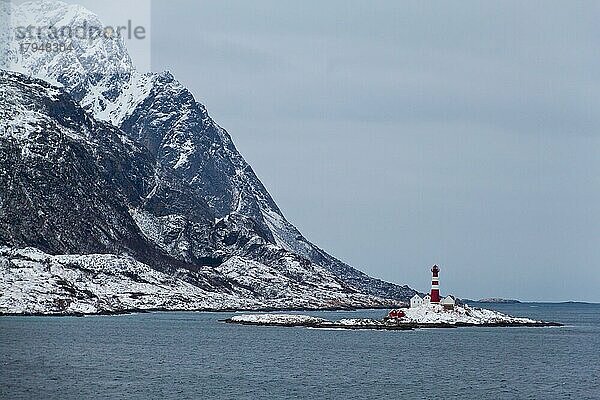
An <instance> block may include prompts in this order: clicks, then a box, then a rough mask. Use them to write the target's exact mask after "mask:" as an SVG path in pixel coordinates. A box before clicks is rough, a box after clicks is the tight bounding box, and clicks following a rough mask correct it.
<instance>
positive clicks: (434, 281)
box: [430, 265, 440, 304]
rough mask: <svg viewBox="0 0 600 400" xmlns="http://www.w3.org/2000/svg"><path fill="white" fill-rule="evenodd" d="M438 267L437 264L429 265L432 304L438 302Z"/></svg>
mask: <svg viewBox="0 0 600 400" xmlns="http://www.w3.org/2000/svg"><path fill="white" fill-rule="evenodd" d="M439 272H440V268H439V267H438V266H437V265H434V266H433V267H431V294H430V296H431V300H430V302H431V303H432V304H440V278H438V273H439Z"/></svg>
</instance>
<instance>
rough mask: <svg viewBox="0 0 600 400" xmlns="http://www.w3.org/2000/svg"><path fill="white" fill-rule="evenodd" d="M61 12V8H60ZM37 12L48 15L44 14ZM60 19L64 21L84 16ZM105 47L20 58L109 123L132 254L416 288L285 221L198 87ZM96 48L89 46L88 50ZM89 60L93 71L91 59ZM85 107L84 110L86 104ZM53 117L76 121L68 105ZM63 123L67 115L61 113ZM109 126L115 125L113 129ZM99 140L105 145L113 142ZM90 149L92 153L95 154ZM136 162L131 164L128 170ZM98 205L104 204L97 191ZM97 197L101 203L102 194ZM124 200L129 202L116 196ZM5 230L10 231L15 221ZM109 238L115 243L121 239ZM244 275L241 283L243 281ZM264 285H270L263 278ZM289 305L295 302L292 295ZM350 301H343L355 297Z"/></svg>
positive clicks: (380, 300) (357, 291)
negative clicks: (139, 67)
mask: <svg viewBox="0 0 600 400" xmlns="http://www.w3.org/2000/svg"><path fill="white" fill-rule="evenodd" d="M26 4H31V3H26ZM36 4H37V3H36ZM42 4H43V5H42V6H39V7H40V8H42V9H44V10H45V12H46V13H47V14H45V15H44V16H42V17H41V20H44V19H50V20H57V19H59V17H60V16H62V15H68V16H71V18H72V19H73V20H77V21H81V20H82V19H83V20H85V18H91V19H94V18H96V17H95V16H93V14H91V13H90V16H87V14H86V12H83V11H81V10H82V9H80V8H78V9H77V13H74V12H66V11H65V10H64V9H63V8H64V7H67V8H68V7H70V6H68V5H66V4H64V3H60V2H48V1H44V2H42ZM22 7H29V6H27V5H25V6H22ZM52 7H54V8H52ZM49 10H53V11H52V12H50V11H49ZM57 10H58V11H57ZM61 10H62V11H61ZM82 13H83V15H81V14H82ZM16 14H17V15H18V14H19V13H18V12H17V13H16ZM48 14H49V15H48ZM53 14H60V16H54V17H52V15H53ZM63 19H64V18H63ZM37 21H38V22H40V20H39V18H38V19H37ZM60 21H62V22H61V23H63V24H64V23H67V22H68V23H72V22H73V21H66V22H65V21H63V20H60ZM102 46H103V44H102V43H97V44H95V45H94V47H93V49H92V53H94V52H96V53H99V54H101V55H102V57H100V58H99V59H95V60H94V59H93V57H92V59H90V57H87V58H86V59H85V62H81V61H80V60H79V59H78V53H77V52H75V54H70V55H59V56H58V57H57V58H48V57H47V55H43V56H39V57H36V56H30V57H29V58H27V57H22V56H21V57H20V56H18V55H17V56H15V55H14V54H13V58H14V59H17V61H18V65H19V67H18V68H15V69H17V70H21V71H23V70H25V71H28V72H29V74H31V75H33V76H37V77H41V78H42V79H44V80H46V81H49V82H58V83H60V84H61V85H62V89H59V88H57V87H52V89H49V88H51V86H48V87H46V88H45V89H44V90H46V91H54V92H56V93H58V96H63V97H64V96H70V97H71V99H72V100H68V99H64V100H61V101H62V103H61V101H59V103H61V104H63V103H64V104H68V106H65V107H64V108H65V109H64V110H62V111H63V112H64V113H67V114H68V113H75V114H77V113H79V114H81V115H80V116H79V122H78V123H80V124H82V126H85V124H86V123H87V124H92V125H93V126H96V125H97V126H99V127H100V130H101V131H103V132H104V131H106V132H104V133H102V134H100V137H101V138H102V140H96V142H102V143H103V145H105V146H107V147H108V148H110V149H112V150H114V151H113V152H112V153H111V152H110V151H108V152H107V154H104V153H102V152H100V153H98V154H100V156H99V157H97V160H96V161H99V166H100V167H101V168H100V169H104V170H105V171H108V172H109V173H108V174H106V175H105V176H104V178H103V179H104V180H106V181H111V180H113V181H116V182H117V183H116V185H117V188H118V191H119V193H120V196H121V197H120V198H119V199H120V200H119V201H122V202H123V203H125V204H122V205H121V207H122V206H123V205H125V206H126V208H127V210H126V211H127V212H126V214H125V213H124V212H123V213H122V214H119V213H117V214H115V215H121V217H119V218H115V223H116V221H117V220H118V221H119V222H122V221H124V223H125V222H126V224H125V225H123V226H121V225H119V224H118V223H117V224H116V226H120V227H121V228H122V229H123V230H124V231H123V232H125V233H127V232H129V233H127V235H129V236H127V235H126V236H127V237H130V238H135V240H134V239H131V240H133V242H134V243H137V244H134V245H131V246H129V247H133V248H128V249H126V251H125V253H127V252H129V253H131V252H133V254H134V255H135V257H136V258H137V259H140V260H141V261H144V262H147V263H149V264H153V263H154V260H153V258H154V259H158V260H163V261H161V263H162V267H159V268H158V270H159V271H160V270H161V269H162V270H163V271H171V272H172V271H173V270H176V269H177V268H178V267H180V266H183V268H184V269H187V270H190V271H193V272H194V271H195V270H196V271H198V270H205V269H206V268H207V267H208V268H213V269H214V268H218V267H219V266H220V265H223V264H224V263H226V262H227V261H228V260H231V259H233V258H234V257H239V258H241V259H242V260H245V261H243V262H239V259H238V262H237V263H235V264H236V268H237V272H239V271H241V270H242V269H243V266H242V265H241V264H243V263H244V262H246V263H248V264H251V263H252V262H258V263H259V264H260V265H264V266H266V267H268V268H272V267H274V266H275V267H276V268H278V269H279V271H280V272H282V273H284V274H286V273H288V275H289V272H290V271H291V270H294V269H296V268H300V269H301V270H302V272H303V273H302V274H300V275H298V276H295V277H294V276H293V275H294V274H291V275H290V276H292V279H295V280H294V282H295V283H294V284H295V285H299V286H302V283H303V282H301V279H300V278H302V279H305V278H307V276H313V275H314V276H315V277H317V276H319V277H320V279H322V281H323V282H328V281H329V280H333V281H334V282H336V283H335V284H334V285H333V286H332V287H334V288H335V290H338V291H340V293H353V295H354V296H355V297H356V300H351V299H346V300H345V301H346V303H345V305H347V306H352V307H353V306H357V305H358V306H363V305H364V306H377V305H384V304H392V303H398V302H401V301H406V300H407V299H408V298H409V297H410V296H412V295H413V294H414V293H415V291H414V290H412V289H410V288H408V287H407V286H398V285H394V284H391V283H388V282H384V281H381V280H378V279H375V278H371V277H369V276H368V275H366V274H364V273H362V272H360V271H358V270H355V269H354V268H352V267H350V266H349V265H347V264H345V263H343V262H341V261H339V260H337V259H336V258H334V257H332V256H331V255H329V254H328V253H326V252H325V251H323V250H321V249H320V248H319V247H317V246H315V245H314V244H312V243H311V242H310V241H308V240H307V239H306V238H304V236H302V234H301V233H300V232H299V231H298V230H297V229H296V228H295V227H294V226H293V225H292V224H291V223H289V222H288V221H287V220H286V219H285V217H284V215H283V213H282V212H281V210H280V209H279V207H278V206H277V204H276V203H275V202H274V200H273V199H272V198H271V196H270V195H269V193H268V191H267V190H266V188H265V187H264V185H263V184H262V182H260V180H259V179H258V177H257V176H256V175H255V174H254V171H253V170H252V168H251V166H250V165H248V164H247V163H246V161H245V160H244V159H243V157H242V156H241V155H240V154H239V152H238V151H237V149H236V148H235V145H234V144H233V141H232V140H231V137H230V136H229V134H228V133H227V131H226V130H224V129H223V128H221V127H220V126H219V125H218V124H217V123H216V122H214V121H213V120H212V119H211V118H210V116H209V115H208V112H207V111H206V108H205V107H204V105H202V104H200V103H199V102H197V101H196V100H195V98H194V96H193V94H192V93H191V92H189V90H187V89H186V88H185V87H184V86H183V85H181V84H180V83H179V82H178V81H177V80H176V79H175V78H174V77H173V75H172V74H171V73H169V72H163V73H158V74H155V73H147V74H141V73H139V72H137V71H135V68H133V66H132V65H131V60H130V59H129V57H128V56H127V52H126V50H125V49H124V45H123V43H122V42H119V43H117V44H115V43H110V44H108V47H107V48H103V47H102ZM75 48H76V49H79V50H78V51H81V50H82V49H85V48H84V47H83V45H82V44H81V43H78V44H77V43H76V45H75ZM107 49H108V50H111V51H112V50H114V49H116V50H114V51H115V54H116V56H114V57H112V56H111V55H110V52H109V51H108V50H107ZM13 51H14V50H13ZM85 51H86V54H88V53H90V50H89V49H85ZM74 59H75V60H74ZM114 59H117V60H120V61H119V62H120V64H119V66H120V67H121V66H122V67H123V69H118V68H117V69H116V70H115V69H114V68H113V69H111V68H108V69H107V71H108V72H107V73H106V74H103V73H101V72H99V70H98V68H100V66H101V65H102V63H103V62H104V63H109V64H110V63H111V62H112V61H113V60H114ZM64 63H69V65H77V66H78V68H80V69H79V70H75V71H74V70H73V68H62V67H61V66H62V65H63V64H64ZM86 63H87V64H86ZM87 66H90V67H89V68H90V69H86V68H87ZM3 77H4V79H8V80H11V79H12V80H13V81H21V82H20V84H24V83H23V82H29V84H30V85H40V83H35V81H34V80H32V79H30V78H26V77H24V76H19V75H18V74H14V73H13V74H11V73H4V75H3ZM27 79H29V81H27ZM42 86H44V85H42ZM28 90H32V89H31V88H30V89H28ZM57 91H58V92H57ZM67 93H68V94H67ZM43 97H44V95H43V94H40V95H39V99H38V100H39V101H40V102H41V103H44V102H45V101H47V99H43ZM79 105H80V107H81V109H78V107H79ZM6 106H7V105H6V104H5V107H6ZM58 114H60V113H58ZM7 115H8V114H7ZM54 117H56V118H58V119H59V120H60V119H61V118H62V120H64V119H65V118H63V117H64V116H61V115H55V116H54ZM54 117H53V118H54ZM86 118H88V119H89V121H87V120H86ZM62 120H61V121H62ZM7 121H11V122H9V124H10V123H13V122H14V121H15V120H14V119H7ZM86 121H87V122H86ZM53 122H54V123H55V124H56V121H53ZM63 122H65V123H73V121H67V120H65V121H63ZM60 123H61V122H60V121H59V123H58V125H60ZM94 124H96V125H94ZM62 128H68V126H64V127H61V129H62ZM59 131H60V129H59ZM107 132H108V133H109V134H107V135H106V133H107ZM57 135H58V134H57ZM58 136H60V135H58ZM111 137H112V139H111ZM38 140H39V138H38ZM96 142H94V146H95V148H98V149H102V148H103V147H102V146H101V145H99V144H98V143H96ZM61 143H62V142H61ZM94 146H92V147H94ZM12 151H13V152H15V151H16V150H15V149H12ZM92 153H93V151H92ZM102 154H104V156H102ZM132 154H133V155H134V156H131V155H132ZM84 158H86V159H87V155H86V156H85V157H84ZM92 164H94V162H90V168H91V169H93V168H92ZM97 166H98V165H96V167H97ZM9 167H10V166H7V167H6V168H9ZM130 169H131V171H132V172H129V171H130ZM42 172H43V168H40V169H39V170H38V173H42ZM13 173H14V171H13ZM111 174H114V175H111ZM92 175H93V174H92ZM96 175H98V174H96ZM74 176H78V175H76V174H75V175H74ZM98 176H99V175H98ZM131 177H133V180H131V179H130V178H131ZM66 178H73V176H70V177H66ZM98 179H99V178H98ZM67 181H68V179H67ZM113 183H115V182H113ZM90 184H91V183H90ZM108 187H111V186H110V185H108ZM112 189H114V188H112ZM112 189H111V190H112ZM17 197H18V196H17ZM59 197H60V196H59ZM91 203H93V202H91ZM117 203H118V201H117ZM96 204H104V203H102V201H100V200H98V199H96ZM90 207H91V208H93V204H92V205H90ZM106 207H108V206H106ZM108 208H110V207H108ZM110 209H113V208H110ZM114 209H118V207H117V205H115V206H114ZM0 211H5V210H2V209H0ZM37 211H39V210H37ZM122 211H124V210H122ZM62 212H63V213H64V210H63V211H62ZM59 214H60V213H59ZM92 214H94V213H92ZM96 216H97V215H96ZM132 221H133V223H132ZM110 225H111V224H107V226H106V227H105V228H104V230H106V231H109V232H110V231H111V226H110ZM31 228H32V227H28V228H27V229H31ZM64 228H65V227H63V229H64ZM5 230H6V231H9V229H8V228H6V229H5ZM123 232H122V233H123ZM125 233H124V234H125ZM57 234H59V235H60V232H55V234H54V236H56V235H57ZM102 237H103V238H104V239H102V240H103V241H105V242H111V240H112V239H110V238H109V239H107V238H106V237H104V236H102ZM2 238H3V236H2V232H0V239H2ZM9 239H10V238H9ZM13 239H14V238H13ZM113 239H114V238H113ZM102 240H101V242H102ZM2 242H4V244H5V245H7V244H8V245H10V246H14V245H15V244H17V245H19V246H31V244H32V242H28V241H27V240H21V241H20V242H19V241H14V240H12V241H11V240H7V239H3V240H0V245H1V244H3V243H2ZM35 243H36V242H35V241H34V242H33V244H35ZM34 247H35V246H34ZM41 247H42V248H41V249H40V250H42V251H50V252H56V251H58V250H59V248H58V247H55V248H52V246H46V247H44V246H41ZM93 247H94V246H92V245H91V244H90V248H77V245H76V244H75V242H72V243H71V248H68V250H69V251H70V252H72V253H73V252H74V253H78V252H81V250H82V249H83V253H90V252H94V250H96V249H94V248H93ZM125 247H127V246H125ZM65 249H67V248H65ZM65 249H62V250H65ZM122 250H123V249H121V250H119V251H122ZM59 252H60V251H59ZM136 252H137V253H140V254H137V253H136ZM253 267H254V270H259V269H260V268H258V265H253ZM315 268H316V269H315ZM250 269H252V268H250ZM310 271H313V272H310ZM205 272H206V271H205ZM213 272H214V271H213ZM250 272H252V271H250ZM249 276H253V277H254V278H256V281H254V282H253V285H254V286H253V290H254V291H255V292H257V291H260V290H262V289H264V288H262V287H261V284H259V283H260V279H258V277H256V276H255V275H252V273H249ZM288 277H289V276H288ZM225 280H227V279H225ZM236 282H237V283H236V284H240V280H239V279H238V281H236ZM229 284H231V282H230V283H229ZM262 285H265V286H266V287H267V288H268V286H269V284H268V282H264V281H263V282H262ZM315 285H316V286H317V287H318V286H319V285H318V284H317V283H315ZM234 286H235V285H234ZM255 294H256V293H254V295H255ZM325 297H327V296H325ZM342 297H343V296H342ZM0 299H1V297H0ZM365 299H369V300H365ZM288 303H289V304H290V305H292V304H295V303H294V300H293V299H292V300H290V301H289V302H288ZM280 304H283V303H280ZM339 304H340V305H344V301H340V302H339ZM284 308H285V307H284Z"/></svg>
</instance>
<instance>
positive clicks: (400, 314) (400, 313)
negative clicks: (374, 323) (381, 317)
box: [388, 310, 405, 319]
mask: <svg viewBox="0 0 600 400" xmlns="http://www.w3.org/2000/svg"><path fill="white" fill-rule="evenodd" d="M404 315H405V314H404V311H402V310H391V311H390V312H389V313H388V318H394V319H395V318H402V317H404Z"/></svg>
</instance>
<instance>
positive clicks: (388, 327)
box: [219, 318, 564, 331]
mask: <svg viewBox="0 0 600 400" xmlns="http://www.w3.org/2000/svg"><path fill="white" fill-rule="evenodd" d="M219 322H224V323H226V324H235V325H247V326H264V327H268V326H276V327H287V328H294V327H303V328H312V329H345V330H385V331H407V330H415V329H427V328H429V329H431V328H435V329H453V328H471V327H477V328H491V327H495V328H516V327H530V328H533V327H535V328H542V327H561V326H564V324H562V323H560V322H548V321H539V322H487V323H481V324H474V323H468V322H456V323H453V324H450V323H443V322H442V323H413V322H406V323H401V322H400V323H394V324H383V323H382V324H364V325H363V324H355V325H348V324H340V323H336V322H330V321H324V322H297V323H293V322H290V323H284V322H269V323H265V322H251V321H235V320H232V319H231V318H227V319H223V320H219Z"/></svg>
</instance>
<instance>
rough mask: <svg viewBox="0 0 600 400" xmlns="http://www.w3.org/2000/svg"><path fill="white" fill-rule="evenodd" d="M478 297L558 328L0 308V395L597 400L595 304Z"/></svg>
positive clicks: (599, 360)
mask: <svg viewBox="0 0 600 400" xmlns="http://www.w3.org/2000/svg"><path fill="white" fill-rule="evenodd" d="M486 307H489V308H495V309H498V310H500V311H502V312H506V313H509V314H512V315H519V316H528V317H533V318H537V319H544V320H552V321H558V322H562V323H565V324H566V325H567V326H565V327H560V328H458V329H423V330H416V331H344V330H316V329H305V328H278V327H255V326H238V325H230V324H224V323H220V322H218V320H219V319H222V318H226V317H228V316H230V315H232V313H152V314H137V315H121V316H93V317H84V318H77V317H1V318H0V363H1V364H0V368H1V370H0V398H2V399H144V400H147V399H290V398H299V399H480V400H483V399H600V305H586V304H511V305H495V306H490V305H486ZM310 314H311V315H323V316H326V317H327V318H329V319H332V318H338V317H362V316H375V317H381V316H383V314H384V311H383V310H366V311H356V312H319V313H316V312H315V313H310Z"/></svg>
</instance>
